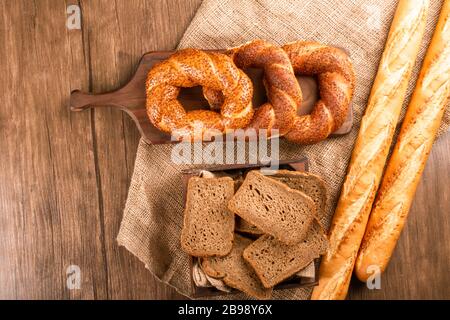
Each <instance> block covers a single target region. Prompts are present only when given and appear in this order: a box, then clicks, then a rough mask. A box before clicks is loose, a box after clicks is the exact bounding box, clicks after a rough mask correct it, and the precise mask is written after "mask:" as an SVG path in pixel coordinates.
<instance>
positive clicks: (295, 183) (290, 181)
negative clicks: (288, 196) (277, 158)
mask: <svg viewBox="0 0 450 320" xmlns="http://www.w3.org/2000/svg"><path fill="white" fill-rule="evenodd" d="M268 177H270V178H273V179H276V180H278V181H280V182H283V183H284V184H285V185H287V186H288V187H289V188H291V189H295V190H298V191H302V192H304V193H305V194H306V195H308V196H309V197H310V198H311V199H312V200H313V201H314V203H315V204H316V208H317V218H318V220H319V222H320V223H321V225H322V226H323V225H324V224H325V222H326V219H327V217H326V215H325V206H326V202H327V187H326V184H325V181H323V180H322V178H320V177H319V176H316V175H314V174H312V173H308V172H301V171H290V170H278V171H277V172H276V173H275V174H273V175H270V176H268Z"/></svg>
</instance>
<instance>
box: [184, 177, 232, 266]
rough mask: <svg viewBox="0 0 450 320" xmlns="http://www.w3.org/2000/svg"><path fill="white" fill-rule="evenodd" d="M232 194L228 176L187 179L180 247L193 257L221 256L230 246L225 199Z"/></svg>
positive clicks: (230, 214) (229, 222) (230, 224)
mask: <svg viewBox="0 0 450 320" xmlns="http://www.w3.org/2000/svg"><path fill="white" fill-rule="evenodd" d="M233 194H234V182H233V179H231V178H229V177H222V178H199V177H192V178H191V179H189V182H188V187H187V195H186V208H185V211H184V222H183V230H182V231H181V247H182V248H183V250H184V251H186V252H187V253H188V254H190V255H192V256H196V257H205V256H215V255H218V256H224V255H227V254H228V253H229V252H230V251H231V248H232V246H233V236H234V214H233V213H232V212H230V210H228V208H227V203H228V201H229V200H230V199H231V197H232V196H233Z"/></svg>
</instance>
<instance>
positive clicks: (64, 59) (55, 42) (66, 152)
mask: <svg viewBox="0 0 450 320" xmlns="http://www.w3.org/2000/svg"><path fill="white" fill-rule="evenodd" d="M2 4H3V5H4V6H5V7H4V8H3V9H4V10H2V12H3V15H4V18H5V20H3V21H4V23H5V25H7V26H8V27H7V28H6V27H5V28H4V29H3V30H4V31H5V33H3V32H2V34H5V39H3V40H2V43H4V44H5V46H6V52H5V53H2V57H5V59H2V60H6V61H8V63H7V64H6V67H4V68H6V69H5V70H2V71H4V72H2V73H1V75H0V76H1V77H2V79H1V81H0V82H1V83H2V86H3V85H4V84H6V86H7V87H6V88H2V89H1V90H0V91H2V92H3V91H5V92H6V94H5V95H6V97H5V98H6V100H8V104H7V105H8V109H7V110H4V109H2V116H1V119H2V127H6V128H8V129H7V130H6V132H7V134H5V133H4V132H5V131H3V130H2V133H3V134H5V136H4V137H3V139H2V141H1V142H0V143H1V144H2V149H3V150H8V151H7V152H6V154H2V157H9V159H5V160H4V161H2V163H5V162H6V163H8V164H9V168H5V169H6V170H2V172H3V174H5V175H6V177H5V179H4V180H2V181H5V182H6V183H5V184H3V188H4V189H5V190H4V191H3V190H2V192H1V199H2V200H1V203H2V209H3V210H2V212H5V215H6V216H4V218H5V224H3V223H2V228H4V229H5V230H2V231H4V232H2V233H1V240H0V245H1V246H2V248H1V250H0V251H2V252H6V254H8V255H13V256H14V259H15V261H14V262H15V263H14V265H13V268H14V271H13V272H10V273H4V272H2V278H3V277H5V278H7V280H6V282H7V283H13V284H14V288H15V292H14V294H11V293H10V292H3V291H2V292H0V295H1V296H2V297H6V298H14V297H15V298H31V299H40V298H47V299H63V298H70V297H72V296H75V297H80V298H95V297H96V291H98V290H100V289H101V284H102V283H104V282H105V281H104V280H103V279H104V272H102V271H100V272H93V271H94V270H95V268H96V267H97V268H98V270H102V268H101V265H102V261H101V260H99V259H97V257H98V256H99V254H100V253H101V246H100V245H101V243H100V242H99V241H98V237H97V234H98V232H99V229H100V224H99V220H98V219H97V217H98V203H97V197H96V192H95V190H96V189H97V188H96V184H95V172H94V166H93V152H92V143H91V139H90V130H89V128H90V122H89V114H84V115H79V116H78V115H77V116H76V117H72V114H71V113H70V112H69V111H68V108H67V95H68V93H69V92H70V83H71V81H76V80H77V79H81V78H85V79H86V78H87V77H86V75H87V74H86V69H85V68H84V67H83V65H80V64H78V65H77V66H72V64H71V63H72V62H73V61H72V60H71V58H70V57H71V51H70V49H71V47H70V46H69V42H68V31H67V29H66V27H65V22H66V16H65V8H66V7H65V4H64V2H58V3H55V2H54V1H20V2H7V4H5V3H4V2H3V3H2ZM74 41H75V42H76V40H75V39H74ZM5 111H7V112H8V114H6V113H5ZM11 119H13V120H12V121H11ZM8 131H9V132H8ZM2 160H3V159H2ZM11 186H13V187H12V188H11ZM5 195H6V197H5ZM10 206H15V208H11V207H10ZM11 209H12V210H11ZM2 216H3V215H2ZM6 241H11V242H13V244H12V246H11V244H9V243H5V242H6ZM70 264H76V265H78V266H80V268H81V270H82V274H83V277H82V279H83V280H84V279H85V280H86V281H83V282H82V290H80V291H73V292H69V291H68V289H67V287H66V268H67V266H69V265H70ZM96 271H97V270H96ZM92 283H95V284H97V285H96V286H95V287H94V286H93V285H92ZM1 290H3V286H2V289H1Z"/></svg>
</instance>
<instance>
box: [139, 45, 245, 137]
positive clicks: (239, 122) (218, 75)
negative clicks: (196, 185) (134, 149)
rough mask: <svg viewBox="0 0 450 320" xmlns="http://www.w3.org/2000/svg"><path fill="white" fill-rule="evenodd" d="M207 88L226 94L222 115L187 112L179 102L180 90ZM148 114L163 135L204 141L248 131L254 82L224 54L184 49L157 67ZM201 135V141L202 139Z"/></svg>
mask: <svg viewBox="0 0 450 320" xmlns="http://www.w3.org/2000/svg"><path fill="white" fill-rule="evenodd" d="M197 85H200V86H203V88H211V89H213V90H217V91H220V92H222V93H223V97H224V101H223V103H222V105H221V108H220V114H219V113H217V112H214V111H211V110H194V111H190V112H186V110H185V109H184V108H183V106H182V105H181V103H180V102H179V101H178V100H177V97H178V94H179V92H180V87H194V86H197ZM146 93H147V104H146V107H147V114H148V117H149V118H150V121H151V122H152V123H153V125H154V126H155V127H157V128H158V129H160V130H161V131H164V132H168V133H176V134H177V136H179V137H181V138H185V137H190V138H195V139H197V138H199V139H202V137H203V135H204V134H205V133H207V132H208V131H209V132H212V131H211V130H214V132H222V133H223V132H226V131H227V130H228V129H238V128H244V127H245V126H247V125H248V124H249V123H250V120H251V119H252V117H253V107H252V96H253V85H252V82H251V80H250V78H249V77H248V76H247V75H246V74H245V73H244V72H243V71H242V70H240V69H238V68H237V67H236V66H235V64H234V63H233V61H232V59H231V58H230V57H228V56H226V55H224V54H220V53H212V52H204V51H201V50H196V49H184V50H180V51H178V52H176V53H174V54H173V55H171V56H170V57H169V58H168V59H167V60H164V61H162V62H160V63H158V64H156V65H155V66H154V67H153V68H152V69H151V70H150V72H149V74H148V76H147V81H146ZM199 134H201V137H199V136H198V135H199Z"/></svg>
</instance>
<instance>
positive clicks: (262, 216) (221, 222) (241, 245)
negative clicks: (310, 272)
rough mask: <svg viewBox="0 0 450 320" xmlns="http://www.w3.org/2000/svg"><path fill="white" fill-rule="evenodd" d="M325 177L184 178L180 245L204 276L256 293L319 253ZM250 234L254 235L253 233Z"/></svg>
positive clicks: (267, 292) (323, 246)
mask: <svg viewBox="0 0 450 320" xmlns="http://www.w3.org/2000/svg"><path fill="white" fill-rule="evenodd" d="M325 203H326V187H325V183H324V182H323V180H322V179H320V178H319V177H317V176H315V175H312V174H308V173H305V172H297V171H288V170H279V171H276V172H271V174H270V175H263V174H262V173H261V172H260V171H259V170H253V171H249V172H248V173H247V175H246V177H245V179H244V180H243V181H242V179H236V180H233V179H232V178H231V177H213V178H201V177H193V178H191V179H190V180H189V182H188V188H187V198H186V209H185V213H184V223H183V230H182V233H181V246H182V248H183V250H184V251H185V252H187V253H188V254H190V255H192V256H194V257H199V258H200V260H199V261H200V267H201V269H202V270H203V272H204V273H205V274H206V275H207V276H208V277H212V278H215V279H220V280H221V281H223V283H225V284H226V285H227V286H229V287H232V288H235V289H238V290H240V291H243V292H245V293H247V294H248V295H250V296H252V297H255V298H258V299H269V298H270V297H271V294H272V290H273V287H274V286H276V285H277V284H279V283H281V282H283V281H284V280H286V279H288V278H291V277H292V276H294V275H295V274H296V273H298V272H299V271H300V270H302V269H303V268H305V267H307V266H308V265H310V264H311V263H312V262H313V260H314V259H316V258H318V257H319V256H320V255H322V254H324V253H325V252H326V250H327V247H328V241H327V238H326V235H325V233H324V230H323V228H322V226H321V222H320V221H321V219H322V218H323V215H324V210H325ZM255 237H257V238H256V239H255Z"/></svg>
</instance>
